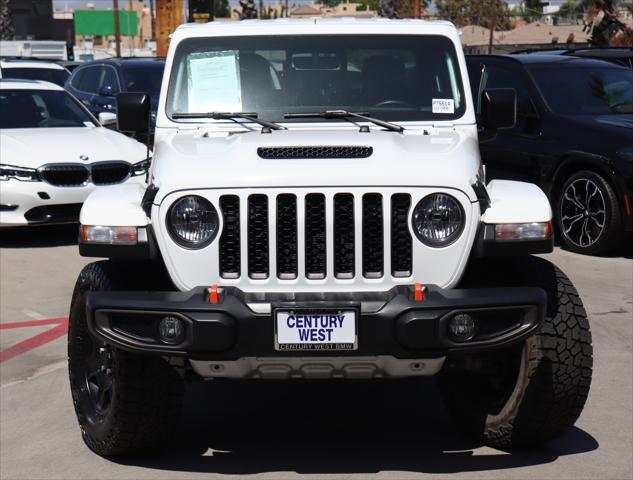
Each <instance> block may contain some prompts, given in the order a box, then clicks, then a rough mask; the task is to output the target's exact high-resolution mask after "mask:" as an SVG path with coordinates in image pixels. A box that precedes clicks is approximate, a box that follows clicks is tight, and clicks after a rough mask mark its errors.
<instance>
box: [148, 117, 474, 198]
mask: <svg viewBox="0 0 633 480" xmlns="http://www.w3.org/2000/svg"><path fill="white" fill-rule="evenodd" d="M306 146H362V147H371V149H372V151H373V152H372V154H371V155H370V156H368V157H366V158H325V159H324V158H321V159H314V158H300V159H297V158H293V159H280V158H262V157H261V156H260V155H259V154H258V148H260V147H306ZM478 168H479V150H478V146H477V135H476V131H475V130H474V127H473V128H472V129H464V128H461V129H448V128H447V129H435V130H433V129H431V130H430V134H425V133H424V131H423V130H413V129H412V130H406V131H405V132H404V133H402V134H400V133H396V132H389V131H374V130H372V131H371V132H370V133H362V132H358V130H340V129H339V130H292V129H291V130H281V131H273V132H272V133H268V134H262V133H260V132H259V130H257V131H251V132H247V133H237V134H229V133H226V132H211V131H209V132H206V133H205V132H204V131H197V132H193V133H188V132H185V133H180V134H171V135H168V136H165V137H162V138H161V139H160V141H158V142H157V143H156V145H155V148H154V161H153V165H152V179H153V182H154V183H155V184H156V186H157V187H158V188H159V193H158V197H157V199H156V200H157V201H158V202H159V201H161V200H162V198H163V197H164V196H165V195H166V194H168V193H169V192H171V191H174V190H183V189H199V188H248V187H251V188H253V187H255V188H257V187H282V188H285V187H288V188H292V187H305V186H315V187H319V186H321V187H336V186H341V187H344V186H350V187H352V186H377V187H378V186H399V187H402V186H411V187H420V186H443V187H453V188H456V189H459V190H462V191H463V192H466V194H467V195H469V196H470V197H473V194H472V188H471V185H472V183H473V182H474V179H475V176H476V173H477V170H478ZM473 200H474V198H473Z"/></svg>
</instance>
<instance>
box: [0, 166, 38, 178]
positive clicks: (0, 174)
mask: <svg viewBox="0 0 633 480" xmlns="http://www.w3.org/2000/svg"><path fill="white" fill-rule="evenodd" d="M11 178H15V179H16V180H20V181H22V182H39V181H41V180H40V176H39V175H38V173H37V170H35V169H34V168H25V167H16V166H15V165H5V164H0V180H9V179H11Z"/></svg>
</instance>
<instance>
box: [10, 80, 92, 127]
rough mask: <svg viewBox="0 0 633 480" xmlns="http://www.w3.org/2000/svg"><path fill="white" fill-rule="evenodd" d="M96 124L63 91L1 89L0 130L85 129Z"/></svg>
mask: <svg viewBox="0 0 633 480" xmlns="http://www.w3.org/2000/svg"><path fill="white" fill-rule="evenodd" d="M92 125H97V124H96V123H95V122H94V121H93V119H92V118H91V117H90V115H89V114H88V113H87V112H86V111H85V110H84V109H83V108H82V107H81V106H80V105H79V104H78V103H77V101H76V100H74V99H73V98H72V97H71V96H70V95H69V94H67V93H66V92H60V91H54V90H22V89H15V90H0V128H45V127H85V126H92Z"/></svg>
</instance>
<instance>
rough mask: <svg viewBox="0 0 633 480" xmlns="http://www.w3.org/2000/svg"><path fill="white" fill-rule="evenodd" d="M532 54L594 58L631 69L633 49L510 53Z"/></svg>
mask: <svg viewBox="0 0 633 480" xmlns="http://www.w3.org/2000/svg"><path fill="white" fill-rule="evenodd" d="M512 53H515V54H518V53H533V54H539V55H541V54H550V55H568V56H569V55H571V56H574V57H583V58H595V59H598V60H605V61H607V62H611V63H615V64H616V65H622V66H623V67H628V68H633V47H608V48H598V47H592V48H559V49H550V50H521V51H516V52H512Z"/></svg>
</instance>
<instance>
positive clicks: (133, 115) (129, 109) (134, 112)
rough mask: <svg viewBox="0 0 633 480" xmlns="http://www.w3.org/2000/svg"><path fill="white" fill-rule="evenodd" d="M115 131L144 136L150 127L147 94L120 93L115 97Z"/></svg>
mask: <svg viewBox="0 0 633 480" xmlns="http://www.w3.org/2000/svg"><path fill="white" fill-rule="evenodd" d="M116 111H117V117H116V118H117V130H119V131H121V132H131V133H134V135H135V136H136V137H139V136H145V137H147V136H148V135H147V133H148V132H149V126H150V99H149V94H148V93H139V92H121V93H119V94H118V95H117V97H116Z"/></svg>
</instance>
